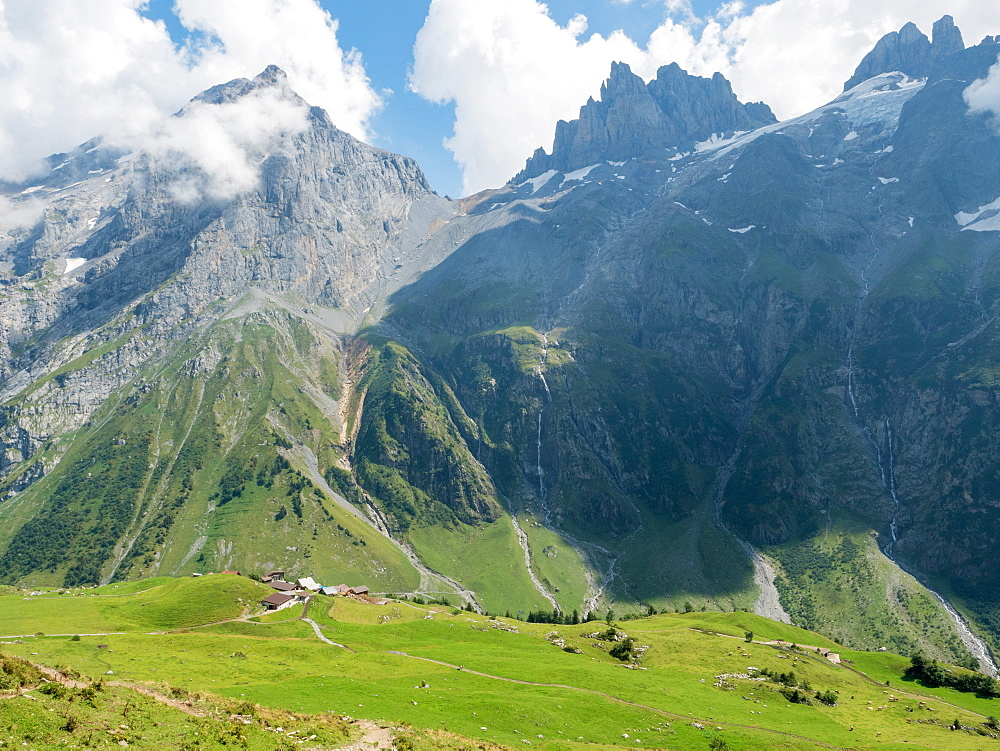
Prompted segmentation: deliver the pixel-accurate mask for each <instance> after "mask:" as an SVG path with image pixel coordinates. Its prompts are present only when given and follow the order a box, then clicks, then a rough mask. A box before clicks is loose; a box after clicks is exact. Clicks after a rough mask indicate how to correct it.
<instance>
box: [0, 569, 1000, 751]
mask: <svg viewBox="0 0 1000 751" xmlns="http://www.w3.org/2000/svg"><path fill="white" fill-rule="evenodd" d="M146 584H147V585H149V586H147V587H146V588H144V587H143V586H142V583H139V584H138V585H123V586H128V587H132V589H133V590H134V593H131V594H129V593H125V592H122V591H121V590H118V591H117V592H116V590H115V588H114V587H105V588H101V589H98V590H87V591H86V592H88V593H96V594H86V595H83V596H81V595H75V594H74V595H56V594H51V595H41V596H35V597H28V598H26V597H24V596H23V595H21V594H12V595H4V596H0V631H2V632H3V633H4V634H16V633H21V634H29V633H37V632H44V633H46V634H54V633H67V634H69V633H85V634H86V633H100V631H99V630H98V627H99V626H100V625H101V624H105V625H106V626H107V628H106V632H107V633H106V635H100V636H81V637H80V638H79V639H74V638H72V637H68V636H55V635H48V636H38V637H30V638H22V639H18V640H11V639H5V640H4V641H5V642H7V643H5V644H3V645H0V649H3V650H5V651H7V652H8V653H12V654H16V655H19V656H21V657H25V658H27V659H29V660H31V661H33V662H36V663H38V664H42V665H47V666H63V667H68V668H72V669H73V670H76V671H78V672H79V673H80V674H81V675H83V676H87V677H89V678H91V679H99V678H101V677H103V678H104V679H105V680H108V681H112V680H113V681H120V682H124V683H125V684H127V685H130V686H131V685H147V686H154V687H157V688H158V689H159V690H160V691H163V692H166V691H169V690H176V691H184V692H188V693H192V694H206V695H209V694H210V695H215V696H220V697H224V699H226V700H232V701H238V702H243V703H248V704H249V705H256V706H259V707H262V708H264V709H262V710H261V711H265V710H267V711H290V712H294V713H297V714H299V715H301V716H303V717H305V716H336V717H351V718H364V719H365V720H370V721H374V722H375V723H377V724H380V725H384V726H386V727H390V728H394V729H395V730H394V731H393V732H395V733H396V734H397V735H396V736H395V737H396V738H397V739H398V738H401V737H403V735H400V734H405V733H407V732H410V731H411V730H412V729H417V730H419V731H420V732H421V733H424V735H422V736H420V738H423V739H424V740H422V741H420V742H421V743H424V742H426V743H431V742H432V741H431V740H427V739H431V738H433V739H435V740H433V743H434V744H437V745H434V746H427V747H428V748H430V747H437V748H460V747H464V748H470V749H471V748H476V747H478V746H477V745H476V744H479V745H481V746H483V747H487V748H489V747H491V746H490V745H488V744H498V745H500V746H506V747H510V748H513V747H518V748H520V747H524V746H527V745H530V746H532V747H535V748H546V749H575V748H580V749H583V748H587V749H597V748H625V747H627V748H671V749H675V748H676V749H687V748H691V749H709V748H729V749H812V748H829V747H834V748H888V749H902V748H910V749H913V748H918V749H919V748H923V749H970V748H994V747H995V748H1000V741H998V740H996V739H995V738H993V737H991V735H997V733H995V732H993V731H990V730H989V729H988V728H987V727H986V725H985V724H984V723H986V721H987V718H988V717H989V716H991V715H997V714H1000V700H997V699H983V698H977V697H975V696H972V695H970V694H962V693H959V692H957V691H954V690H951V689H929V688H925V687H923V686H921V685H920V684H918V683H915V682H912V681H908V680H905V679H904V677H903V671H904V670H905V668H906V665H907V664H908V660H907V658H905V657H901V656H898V655H892V654H891V653H867V652H851V651H847V650H844V649H841V648H840V647H838V646H837V645H836V644H835V643H834V642H832V641H830V640H829V639H826V638H824V637H823V636H820V635H819V634H816V633H812V632H809V631H805V630H803V629H799V628H796V627H794V626H789V625H786V624H780V623H775V622H773V621H769V620H767V619H764V618H761V617H759V616H755V615H752V614H748V613H744V612H736V613H718V612H714V613H700V612H692V613H682V614H662V615H655V616H651V617H648V618H642V619H636V620H629V621H624V622H619V623H617V624H616V626H617V629H618V630H619V631H622V632H624V633H626V634H627V635H628V636H629V637H631V638H633V639H634V641H635V644H636V645H637V646H641V647H645V648H646V649H645V650H644V655H643V656H642V657H641V658H639V659H638V660H636V661H634V662H628V663H626V662H622V661H620V660H618V659H616V658H615V657H613V656H611V654H610V653H609V652H610V649H611V648H612V647H613V646H614V644H615V643H616V642H614V641H609V640H608V638H607V636H606V635H603V636H602V638H593V637H594V635H595V634H598V635H599V636H601V635H600V634H599V632H603V631H606V630H607V628H608V624H607V623H605V622H603V621H593V622H589V623H583V624H579V625H576V626H564V625H558V626H557V625H550V624H528V623H522V622H519V621H515V620H511V619H506V618H499V619H489V618H487V617H485V616H481V615H478V614H474V613H469V612H466V611H461V610H457V609H455V608H450V607H443V606H440V605H437V606H435V605H416V604H413V603H410V602H404V601H390V602H387V603H386V604H382V605H373V604H367V603H363V602H359V601H355V600H351V599H346V598H326V597H316V598H315V599H314V600H313V602H312V603H311V605H310V607H309V611H308V617H309V618H310V619H311V620H313V621H314V622H315V623H316V624H318V627H319V628H320V630H321V632H322V633H323V635H324V636H325V637H326V638H327V639H329V640H331V641H333V642H336V643H338V644H341V645H344V647H346V648H340V647H336V646H331V645H330V644H327V643H324V642H322V641H320V640H319V639H318V638H317V637H316V634H315V632H314V630H313V627H312V625H311V624H310V623H307V622H305V621H302V620H299V617H300V616H301V615H302V608H301V607H295V608H289V609H287V610H284V611H281V612H279V613H274V614H269V615H266V616H263V617H256V616H255V615H254V613H253V612H251V613H250V614H249V616H248V617H246V618H244V619H240V620H229V619H237V618H239V617H240V615H241V613H242V612H243V607H244V604H243V603H241V600H242V601H244V603H245V602H246V601H247V600H248V599H249V597H250V595H256V596H262V595H263V594H266V590H265V589H264V588H263V587H261V586H260V585H257V584H255V583H253V582H249V581H248V580H246V579H242V578H240V577H229V576H222V575H216V576H212V577H203V578H201V579H176V580H162V579H159V580H153V581H150V582H146ZM109 603H110V604H109ZM199 608H204V610H203V611H202V612H203V617H202V618H201V619H198V618H196V617H195V616H196V613H197V611H198V609H199ZM220 616H221V617H220ZM218 621H223V622H221V623H219V622H218ZM55 622H58V624H59V625H58V630H57V629H56V628H54V627H53V625H52V624H53V623H55ZM12 624H16V627H12ZM178 624H180V625H178ZM112 631H125V632H127V633H110V632H112ZM748 631H752V632H753V639H754V641H753V642H752V643H748V642H746V641H745V635H746V632H748ZM777 640H782V641H785V642H789V643H792V644H795V645H796V646H795V647H794V648H793V647H791V646H787V645H784V646H783V645H770V644H765V643H762V642H766V641H777ZM11 642H13V643H11ZM817 647H822V648H830V649H833V650H834V651H837V652H839V653H840V654H841V655H842V656H843V657H844V658H847V659H849V660H850V661H851V662H850V663H845V664H842V665H836V664H833V663H831V662H830V661H829V660H827V659H825V658H824V657H823V656H822V655H821V654H819V653H817V651H816V648H817ZM954 669H955V670H960V668H954ZM765 670H766V671H772V672H774V673H786V674H787V673H794V683H795V685H796V686H797V687H798V688H800V689H801V693H802V694H804V695H805V697H806V699H807V700H808V701H809V703H808V704H800V703H792V702H791V701H790V700H789V699H788V698H787V697H786V696H785V695H783V694H782V693H781V692H780V690H781V689H783V688H785V686H782V685H780V684H778V683H776V682H774V681H771V680H767V679H763V678H762V677H761V675H760V674H761V672H762V671H765ZM786 691H787V689H786ZM817 692H824V693H826V692H830V693H829V695H833V696H835V697H836V701H835V704H834V705H832V706H831V705H828V704H825V703H821V702H820V701H818V700H817V699H815V698H814V695H815V694H816V693H817ZM10 701H14V700H10ZM0 706H3V707H7V708H8V709H9V704H4V702H3V701H0ZM956 724H957V726H958V729H954V726H955V725H956ZM431 731H433V733H437V735H434V734H433V733H432V734H431V735H427V733H430V732H431ZM414 732H415V731H414ZM445 733H449V734H458V735H457V736H452V735H445ZM415 737H416V736H415ZM467 739H475V742H476V743H475V744H473V745H468V744H469V743H471V742H470V741H468V740H467ZM345 742H346V741H345ZM399 743H400V744H402V745H397V747H400V748H405V747H406V745H405V742H403V741H399ZM449 744H452V745H449ZM463 744H466V745H464V746H463ZM712 744H714V745H712ZM17 745H20V743H18V744H17ZM316 747H323V748H332V747H336V745H322V744H321V745H319V746H316ZM414 747H420V746H419V744H417V745H415V746H414Z"/></svg>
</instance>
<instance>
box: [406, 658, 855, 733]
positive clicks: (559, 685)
mask: <svg viewBox="0 0 1000 751" xmlns="http://www.w3.org/2000/svg"><path fill="white" fill-rule="evenodd" d="M388 654H391V655H400V656H402V657H409V658H410V659H411V660H421V661H423V662H430V663H433V664H435V665H443V666H444V667H446V668H454V669H455V670H461V671H462V672H463V673H469V674H471V675H478V676H480V677H481V678H490V679H492V680H495V681H504V682H505V683H517V684H520V685H522V686H540V687H542V688H561V689H566V690H568V691H579V692H581V693H585V694H591V695H593V696H600V697H602V698H604V699H609V700H610V701H613V702H616V703H618V704H625V705H626V706H630V707H637V708H638V709H645V710H647V711H649V712H655V713H656V714H659V715H663V716H665V717H674V718H676V719H679V720H685V721H687V722H700V723H702V724H704V725H715V726H717V727H719V726H721V727H730V728H744V729H745V730H756V731H758V732H761V733H771V734H773V735H781V736H784V737H785V738H795V739H796V740H800V741H806V742H808V743H814V744H816V745H817V746H821V747H823V748H832V749H837V751H848V750H847V749H844V748H842V747H841V746H833V745H831V744H829V743H824V742H823V741H818V740H816V739H815V738H809V737H808V736H805V735H797V734H795V733H788V732H785V731H784V730H772V729H771V728H764V727H760V726H759V725H741V724H739V723H735V722H721V721H719V720H703V719H699V718H698V717H694V716H692V715H683V714H677V713H676V712H668V711H667V710H665V709H659V708H657V707H651V706H649V705H648V704H640V703H639V702H634V701H629V700H628V699H621V698H619V697H617V696H612V695H611V694H606V693H604V692H603V691H596V690H594V689H591V688H581V687H579V686H567V685H566V684H564V683H536V682H535V681H522V680H519V679H517V678H505V677H503V676H501V675H491V674H490V673H480V672H479V671H478V670H469V669H467V668H465V667H464V666H461V665H453V664H451V663H450V662H442V661H441V660H432V659H431V658H430V657H417V656H416V655H411V654H407V653H406V652H397V651H395V650H389V652H388Z"/></svg>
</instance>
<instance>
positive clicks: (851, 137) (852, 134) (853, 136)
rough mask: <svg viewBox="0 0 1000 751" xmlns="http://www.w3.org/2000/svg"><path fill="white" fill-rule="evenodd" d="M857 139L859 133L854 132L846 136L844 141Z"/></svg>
mask: <svg viewBox="0 0 1000 751" xmlns="http://www.w3.org/2000/svg"><path fill="white" fill-rule="evenodd" d="M857 137H858V131H856V130H852V131H851V132H850V133H848V134H847V135H846V136H844V140H845V141H853V140H854V139H855V138H857Z"/></svg>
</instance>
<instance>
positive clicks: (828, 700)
mask: <svg viewBox="0 0 1000 751" xmlns="http://www.w3.org/2000/svg"><path fill="white" fill-rule="evenodd" d="M816 701H819V702H822V703H823V704H826V705H828V706H831V707H835V706H837V694H835V693H834V692H833V691H830V690H829V689H827V690H826V691H817V692H816Z"/></svg>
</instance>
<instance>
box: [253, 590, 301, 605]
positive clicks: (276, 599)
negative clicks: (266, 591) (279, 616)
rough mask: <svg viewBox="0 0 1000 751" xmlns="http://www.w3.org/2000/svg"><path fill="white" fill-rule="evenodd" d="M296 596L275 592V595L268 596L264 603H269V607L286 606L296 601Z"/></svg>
mask: <svg viewBox="0 0 1000 751" xmlns="http://www.w3.org/2000/svg"><path fill="white" fill-rule="evenodd" d="M294 599H295V595H286V594H284V593H282V592H275V593H274V594H273V595H268V596H267V597H265V598H264V599H263V600H261V602H262V603H267V604H268V605H284V604H285V603H286V602H288V601H289V600H294Z"/></svg>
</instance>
